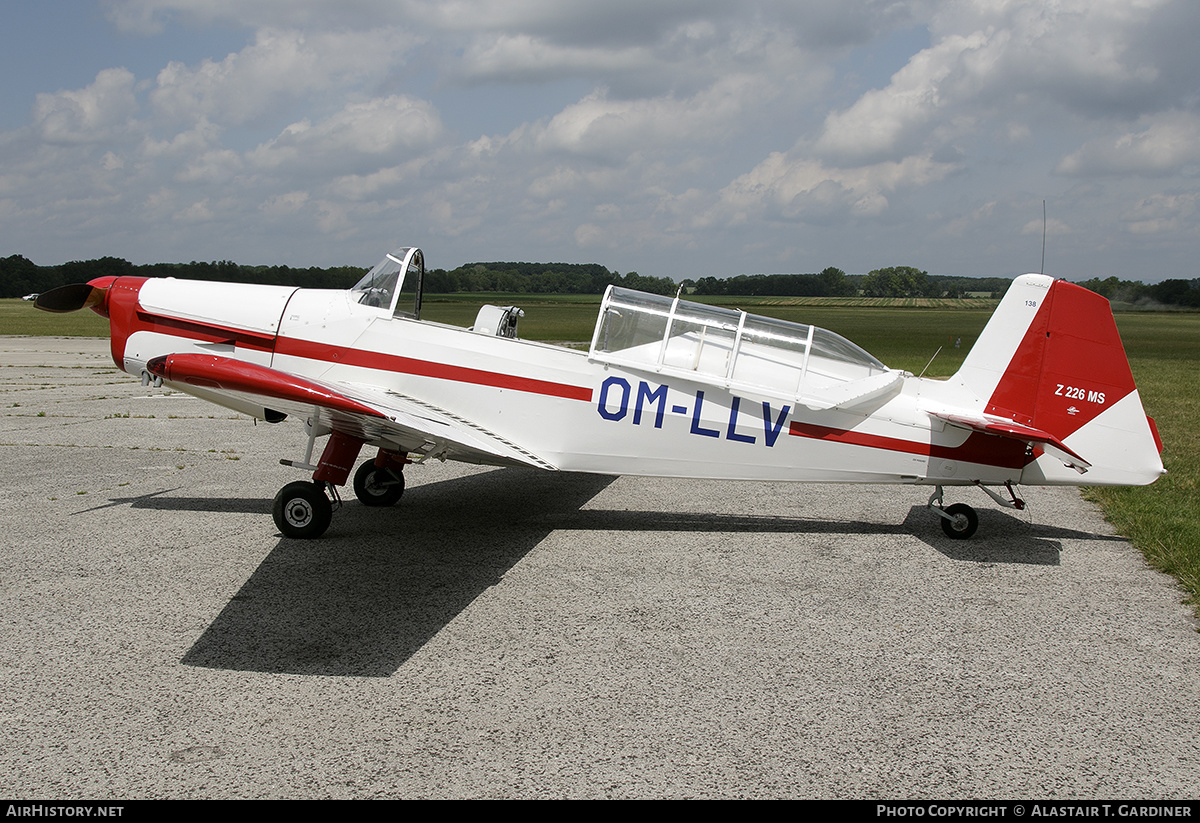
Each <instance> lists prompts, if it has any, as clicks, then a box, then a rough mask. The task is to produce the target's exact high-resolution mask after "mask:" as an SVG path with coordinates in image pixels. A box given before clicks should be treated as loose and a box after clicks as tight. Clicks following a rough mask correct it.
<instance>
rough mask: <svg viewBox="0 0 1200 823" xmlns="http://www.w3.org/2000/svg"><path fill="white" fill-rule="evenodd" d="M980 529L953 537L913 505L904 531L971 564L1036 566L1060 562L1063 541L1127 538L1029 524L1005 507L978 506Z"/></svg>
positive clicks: (930, 514)
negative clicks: (968, 535)
mask: <svg viewBox="0 0 1200 823" xmlns="http://www.w3.org/2000/svg"><path fill="white" fill-rule="evenodd" d="M976 514H978V515H979V531H977V532H976V533H975V536H974V537H972V538H971V539H970V540H952V539H950V538H949V537H946V535H945V534H943V533H942V530H941V526H940V525H939V524H938V522H937V515H935V514H934V513H933V512H931V511H930V510H929V509H928V508H927V507H925V506H913V507H912V508H911V509H909V512H908V516H907V517H906V518H905V519H904V526H905V530H906V531H908V532H910V533H911V534H912V535H913V536H914V537H916V538H917V539H919V540H920V541H921V542H923V543H925V545H927V546H929V547H930V548H931V549H933V550H934V551H936V552H938V553H939V554H942V555H944V556H945V557H947V558H949V559H951V560H959V561H963V562H970V563H1013V564H1026V565H1033V566H1057V565H1060V562H1061V555H1062V551H1063V545H1062V541H1063V540H1124V538H1122V537H1114V536H1111V535H1103V534H1095V533H1093V532H1082V531H1079V530H1078V529H1067V528H1062V527H1060V526H1053V525H1047V524H1038V523H1029V522H1028V521H1027V520H1024V519H1022V516H1021V515H1014V514H1011V513H1009V512H1008V511H1006V510H1003V509H982V508H981V509H976Z"/></svg>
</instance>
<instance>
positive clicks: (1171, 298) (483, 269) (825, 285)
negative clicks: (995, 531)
mask: <svg viewBox="0 0 1200 823" xmlns="http://www.w3.org/2000/svg"><path fill="white" fill-rule="evenodd" d="M366 271H367V270H366V269H364V268H361V267H358V266H334V267H331V268H318V267H315V266H313V267H309V268H294V267H291V266H243V265H240V264H238V263H232V262H230V261H228V260H222V261H219V262H212V263H198V262H195V261H192V262H191V263H152V264H147V265H134V264H133V263H130V262H129V261H127V260H122V259H120V258H117V257H101V258H99V259H97V260H82V261H74V262H70V263H63V264H62V265H60V266H38V265H35V264H34V263H33V262H32V261H30V260H29V259H27V258H25V257H22V256H21V255H16V254H14V255H12V256H10V257H5V258H0V297H9V298H11V297H22V296H24V295H26V294H36V293H40V292H44V291H49V290H50V289H52V288H55V287H56V286H62V285H65V284H68V283H86V282H87V281H89V280H93V279H95V278H97V277H108V276H123V275H131V276H137V277H176V278H179V279H186V280H211V281H224V282H233V283H263V284H267V285H279V286H301V287H303V288H315V289H346V288H349V287H350V286H352V285H354V283H356V282H357V281H358V280H359V278H361V277H362V276H363V274H365V273H366ZM425 278H426V279H425V291H427V292H430V293H434V294H449V293H454V292H513V293H527V294H601V293H603V291H604V290H605V289H606V288H607V287H608V286H609V285H611V284H615V285H618V286H624V287H626V288H631V289H637V290H639V291H647V292H653V293H655V294H675V292H676V290H677V289H678V288H679V284H677V283H675V281H673V280H671V279H670V278H669V277H647V276H644V275H641V274H638V273H637V272H628V273H627V274H625V275H621V274H618V273H617V272H615V271H609V270H608V269H606V268H605V267H604V266H601V265H600V264H598V263H499V262H493V263H468V264H466V265H463V266H459V267H458V268H456V269H450V270H446V269H431V270H429V271H427V272H426V273H425ZM1011 282H1012V281H1011V280H1008V279H1005V278H1002V277H982V278H976V277H952V276H945V275H930V274H929V273H928V272H924V271H921V270H920V269H916V268H913V267H911V266H893V267H889V268H883V269H876V270H874V271H872V272H869V273H867V274H865V275H848V274H846V273H845V272H844V271H842V270H841V269H838V268H834V267H832V266H831V267H829V268H826V269H825V270H823V271H821V272H819V273H816V274H739V275H736V276H733V277H726V278H718V277H702V278H700V279H699V280H695V281H693V280H685V281H683V285H684V287H685V288H686V289H687V290H688V292H689V293H695V294H698V295H715V296H721V295H728V296H777V297H854V296H857V295H860V294H861V295H863V296H864V297H964V296H967V295H969V294H980V293H984V294H990V295H991V296H993V297H1000V296H1002V295H1003V294H1004V292H1005V291H1006V290H1007V289H1008V286H1009V285H1010V284H1011ZM1080 285H1082V286H1084V287H1085V288H1089V289H1091V290H1092V291H1094V292H1097V293H1098V294H1102V295H1104V296H1105V297H1107V298H1108V299H1109V300H1112V301H1116V302H1122V303H1130V304H1134V305H1147V306H1153V305H1163V306H1171V307H1182V308H1200V278H1195V279H1192V280H1182V279H1172V280H1163V281H1162V282H1160V283H1154V284H1150V285H1147V284H1145V283H1141V282H1138V281H1133V280H1120V279H1118V278H1116V277H1109V278H1105V279H1101V278H1091V279H1090V280H1084V281H1083V282H1082V283H1080Z"/></svg>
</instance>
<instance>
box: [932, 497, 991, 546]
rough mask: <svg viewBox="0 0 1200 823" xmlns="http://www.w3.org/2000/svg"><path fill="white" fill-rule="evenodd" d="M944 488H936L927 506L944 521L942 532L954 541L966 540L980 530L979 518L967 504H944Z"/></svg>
mask: <svg viewBox="0 0 1200 823" xmlns="http://www.w3.org/2000/svg"><path fill="white" fill-rule="evenodd" d="M942 494H943V492H942V487H941V486H937V487H935V488H934V491H933V494H931V495H930V496H929V502H928V503H927V504H926V505H927V506H928V507H929V508H931V509H933V511H934V513H935V514H937V516H938V517H940V518H941V520H942V531H944V532H945V533H946V536H947V537H949V538H951V539H952V540H966V539H967V538H968V537H970V536H971V535H973V534H975V530H976V529H977V528H979V516H978V515H977V514H975V510H974V509H973V508H971V507H970V506H968V505H967V504H966V503H954V504H953V505H950V506H944V505H943V504H942Z"/></svg>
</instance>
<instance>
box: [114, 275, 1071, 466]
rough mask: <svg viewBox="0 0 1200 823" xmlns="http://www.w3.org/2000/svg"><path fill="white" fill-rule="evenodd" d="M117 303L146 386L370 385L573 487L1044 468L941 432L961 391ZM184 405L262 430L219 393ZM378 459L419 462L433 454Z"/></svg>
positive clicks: (265, 297) (376, 313) (118, 351)
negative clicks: (233, 378)
mask: <svg viewBox="0 0 1200 823" xmlns="http://www.w3.org/2000/svg"><path fill="white" fill-rule="evenodd" d="M110 291H111V297H110V300H109V306H108V311H109V316H110V321H111V323H112V337H113V358H114V360H115V362H116V363H117V365H118V366H120V367H121V368H122V369H124V370H125V371H127V372H129V373H130V374H134V375H141V374H142V373H143V372H144V370H145V369H146V363H147V362H148V361H150V360H151V359H153V358H155V357H159V356H162V355H167V354H178V353H186V352H193V353H209V354H219V355H221V356H223V357H229V358H234V359H238V360H243V361H246V362H250V363H255V364H257V365H260V366H266V367H269V368H271V369H275V370H278V371H280V372H285V373H289V374H295V375H300V376H303V377H307V378H310V379H313V380H319V381H322V382H323V383H326V384H335V385H344V386H347V387H354V386H369V387H372V388H373V389H376V390H382V391H385V392H394V393H396V394H397V395H398V396H402V397H405V398H415V399H419V400H420V401H421V402H424V403H427V404H429V405H430V406H431V407H433V408H436V409H438V410H440V411H441V412H445V413H449V414H450V415H454V416H457V417H460V418H461V419H462V420H463V421H469V424H470V425H471V426H474V427H476V428H478V429H482V430H485V431H486V432H488V433H489V434H491V435H493V436H495V437H497V438H499V439H502V440H504V441H507V442H510V443H514V444H519V445H520V447H521V448H523V449H524V450H526V451H528V452H529V453H530V454H531V455H534V456H536V458H537V460H538V461H539V462H540V463H541V464H544V465H546V467H548V468H555V469H559V470H565V471H583V472H597V473H604V474H634V475H651V476H664V477H695V478H711V479H730V480H787V481H808V482H866V483H929V484H939V485H957V484H970V483H976V482H979V483H984V484H988V485H993V484H1003V483H1006V482H1013V483H1019V482H1022V474H1023V473H1024V472H1025V470H1026V468H1027V467H1028V466H1030V464H1032V463H1034V462H1035V461H1036V460H1037V459H1038V456H1037V455H1036V454H1032V453H1031V452H1030V450H1029V449H1027V448H1026V446H1025V445H1024V444H1022V443H1020V442H1017V441H1014V440H1011V439H1005V438H1000V437H994V436H989V435H986V434H981V433H978V432H971V431H968V430H965V429H962V428H958V427H955V426H949V425H946V424H945V423H944V422H943V421H941V420H939V419H937V418H935V417H933V416H931V415H930V414H928V413H927V412H926V411H925V409H927V408H928V407H929V405H930V404H937V405H940V406H947V407H954V406H955V405H956V404H961V403H962V402H964V401H963V399H962V398H958V397H956V396H955V392H956V391H957V389H956V387H955V386H953V385H951V384H949V383H947V382H944V381H936V380H926V379H920V378H915V377H912V376H911V375H898V379H897V380H896V381H895V385H894V388H892V389H890V390H889V391H888V392H887V393H886V394H884V395H883V396H880V397H875V398H872V399H871V400H870V401H869V402H867V403H865V404H859V405H856V406H854V407H853V408H850V409H846V408H841V409H838V408H835V409H814V408H810V407H809V406H807V405H805V404H804V403H803V402H801V400H799V399H797V398H796V397H794V396H792V397H789V396H788V395H787V393H786V392H773V391H770V390H762V391H745V390H739V389H737V388H730V387H729V386H728V385H724V386H723V385H721V383H722V382H728V381H720V380H714V379H712V378H711V377H708V376H704V375H700V374H699V373H697V377H696V378H695V379H689V378H688V376H687V374H686V373H684V372H683V371H681V370H680V369H674V370H672V369H665V370H663V369H658V370H656V369H654V368H628V367H622V366H620V365H616V364H614V363H612V362H601V361H600V360H598V359H596V358H594V357H591V356H589V353H588V352H584V351H578V350H574V349H569V348H564V347H560V346H552V345H546V344H542V343H536V342H531V341H525V340H520V339H512V338H506V337H498V336H495V335H491V334H482V333H478V332H474V331H470V330H467V329H463V328H459V327H455V326H448V325H443V324H440V323H434V322H429V321H423V320H417V319H412V318H408V317H398V316H392V315H391V314H390V313H389V312H387V311H386V310H381V309H378V308H373V307H370V306H366V305H362V304H361V303H359V302H356V301H355V300H353V299H352V298H351V295H350V293H349V292H344V291H327V290H308V289H296V288H285V287H274V286H251V285H242V284H215V283H199V282H191V281H182V280H145V281H143V280H140V279H136V278H121V279H120V280H118V281H116V282H115V283H113V284H112V288H111V290H110ZM178 388H180V389H182V390H184V391H188V392H190V393H193V394H196V395H197V396H200V397H202V398H204V399H207V400H212V401H213V402H218V403H224V404H225V405H228V406H230V407H232V408H237V409H238V410H240V411H245V412H247V413H250V414H256V415H258V410H257V409H256V408H253V407H246V406H244V405H242V404H239V403H238V402H237V401H236V400H230V398H229V397H227V396H224V395H222V394H220V393H219V392H205V391H204V389H203V387H198V386H195V385H189V386H178ZM373 445H378V446H381V447H385V448H391V449H395V450H399V451H413V452H419V450H420V447H421V445H422V444H421V443H415V442H409V443H406V442H395V441H393V440H383V441H380V442H374V443H373ZM1038 474H1039V475H1043V474H1044V472H1042V471H1041V470H1039V471H1038ZM1072 479H1073V478H1070V477H1069V476H1068V477H1064V482H1067V481H1069V480H1072ZM1042 482H1047V481H1046V480H1045V479H1043V480H1042ZM1049 482H1054V481H1053V480H1051V481H1049ZM1074 482H1079V480H1077V479H1074ZM1085 482H1086V481H1085Z"/></svg>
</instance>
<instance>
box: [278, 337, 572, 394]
mask: <svg viewBox="0 0 1200 823" xmlns="http://www.w3.org/2000/svg"><path fill="white" fill-rule="evenodd" d="M275 353H276V354H284V355H289V356H292V357H303V358H306V359H308V360H320V361H322V362H325V363H337V364H340V365H345V366H360V367H362V368H367V369H379V370H381V371H392V372H402V373H404V374H412V375H417V376H419V377H433V378H436V379H438V380H452V381H454V382H456V383H473V384H476V385H480V386H494V387H496V388H499V389H511V390H513V391H522V392H530V393H532V394H544V395H548V396H550V397H563V398H566V399H567V400H586V401H590V400H591V399H592V390H591V389H590V388H587V387H584V386H571V385H568V384H565V383H553V382H550V381H548V380H537V379H535V378H532V377H518V376H516V375H513V374H501V373H499V372H490V371H484V370H482V369H471V368H467V367H466V366H452V365H450V364H448V363H435V362H432V361H429V360H416V359H414V358H412V357H401V356H399V355H395V354H383V353H380V352H373V351H363V350H361V349H351V348H347V347H345V346H333V345H330V344H328V343H316V342H313V341H311V340H298V339H295V338H291V337H280V338H278V340H277V341H276V344H275Z"/></svg>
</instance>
